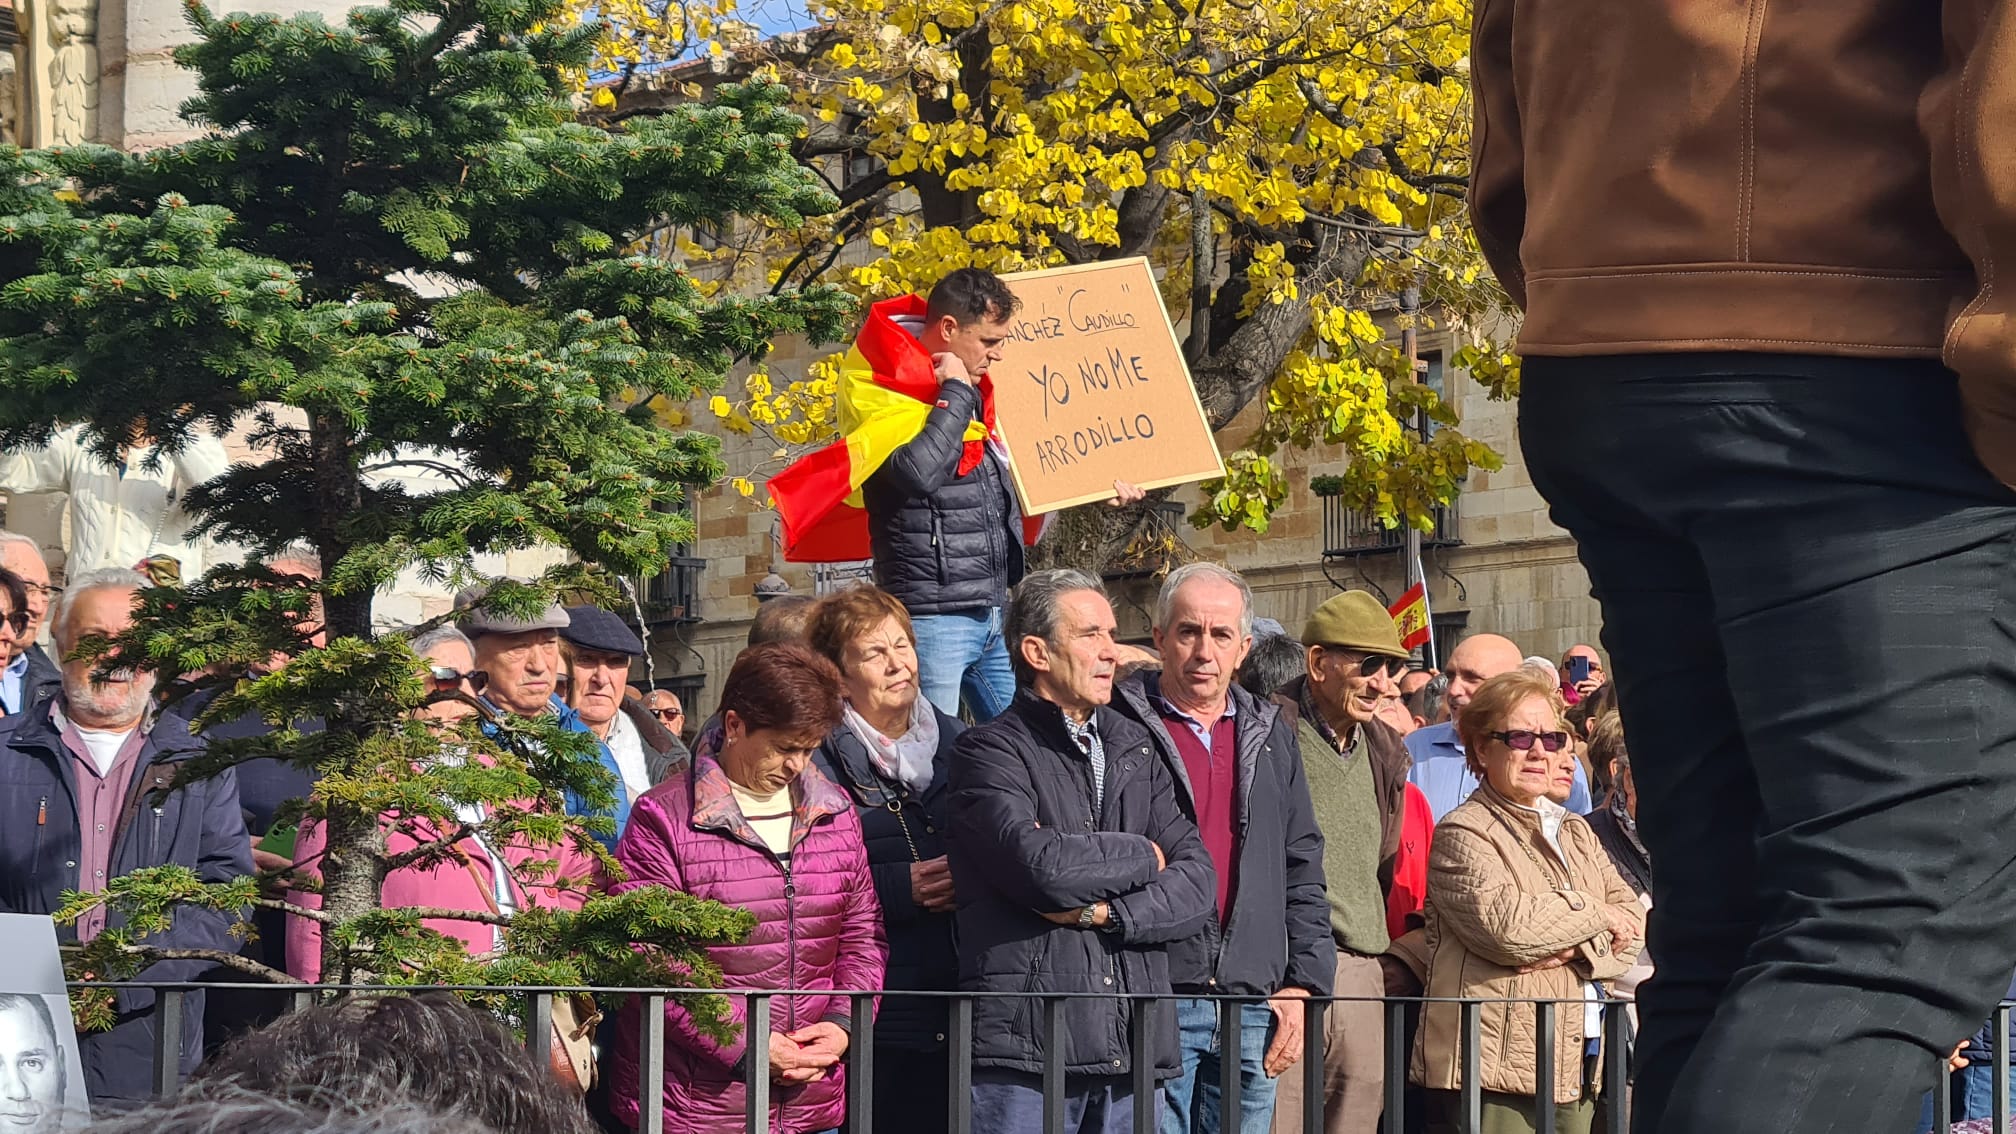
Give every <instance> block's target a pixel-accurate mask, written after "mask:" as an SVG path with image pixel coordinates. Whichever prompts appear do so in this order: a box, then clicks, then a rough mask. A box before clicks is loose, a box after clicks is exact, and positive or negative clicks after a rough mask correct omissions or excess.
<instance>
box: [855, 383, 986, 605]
mask: <svg viewBox="0 0 2016 1134" xmlns="http://www.w3.org/2000/svg"><path fill="white" fill-rule="evenodd" d="M938 396H939V398H940V399H942V404H941V405H939V406H937V407H935V408H933V409H932V411H931V413H930V415H929V416H928V417H926V418H925V419H924V428H923V429H922V430H921V431H920V432H919V433H918V434H917V436H916V437H914V438H912V439H911V440H910V441H909V442H907V443H905V444H904V445H903V446H902V447H901V448H898V449H897V450H896V451H895V452H894V453H892V454H890V456H889V459H888V460H887V461H885V462H883V464H882V467H881V468H879V469H877V470H875V472H874V474H873V475H871V476H870V477H869V478H868V481H867V483H866V484H863V485H862V486H861V499H862V502H863V504H865V505H866V507H867V510H868V543H869V547H870V548H871V549H872V550H873V552H874V556H875V585H876V586H878V587H881V588H882V589H883V590H885V591H888V592H889V593H890V594H892V595H894V596H896V599H897V601H899V602H901V603H902V604H903V606H904V607H905V608H906V609H908V610H909V611H910V614H911V616H912V617H916V616H918V615H925V614H950V613H953V612H955V611H961V610H984V609H986V608H988V607H993V606H1002V605H1004V604H1005V603H1006V602H1007V601H1008V589H1009V588H1010V587H1013V586H1014V585H1015V584H1016V583H1019V582H1021V581H1022V572H1023V570H1024V567H1025V565H1026V564H1025V560H1024V558H1023V550H1022V537H1023V531H1022V513H1021V509H1020V508H1019V507H1018V506H1017V504H1016V502H1015V486H1014V485H1013V484H1011V483H1010V482H1009V478H1008V470H1007V468H1006V467H1005V466H1004V465H1003V464H1002V463H1001V460H1000V459H999V458H998V457H997V456H995V454H994V453H992V452H991V451H990V452H989V453H988V454H987V456H986V457H985V459H983V460H982V461H981V462H980V463H979V465H977V466H975V467H974V469H973V471H972V472H969V473H967V474H966V475H965V476H960V475H959V460H960V457H961V456H962V455H964V453H965V451H966V425H967V423H968V422H971V421H973V420H974V419H976V418H978V417H979V416H980V393H979V391H977V390H975V389H974V388H973V387H971V386H968V385H967V384H966V383H964V382H946V383H944V384H943V385H942V386H940V387H939V388H938Z"/></svg>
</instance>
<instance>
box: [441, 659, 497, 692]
mask: <svg viewBox="0 0 2016 1134" xmlns="http://www.w3.org/2000/svg"><path fill="white" fill-rule="evenodd" d="M427 674H428V676H430V677H432V678H433V679H434V681H435V684H437V685H443V686H449V687H453V686H458V685H460V684H462V683H463V682H465V681H466V682H468V683H469V690H470V692H472V693H481V692H483V687H484V686H486V685H488V684H490V675H489V674H488V673H485V672H484V671H482V670H480V669H472V670H470V671H469V672H467V673H463V672H462V671H461V670H459V669H456V668H454V667H453V666H446V665H430V666H428V667H427Z"/></svg>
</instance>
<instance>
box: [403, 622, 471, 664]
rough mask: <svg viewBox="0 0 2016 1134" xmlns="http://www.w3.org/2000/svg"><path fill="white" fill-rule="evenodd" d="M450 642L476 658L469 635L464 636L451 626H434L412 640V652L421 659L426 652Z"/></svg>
mask: <svg viewBox="0 0 2016 1134" xmlns="http://www.w3.org/2000/svg"><path fill="white" fill-rule="evenodd" d="M451 642H452V643H456V644H459V645H460V646H461V647H462V648H463V649H465V650H468V651H469V656H470V657H475V656H476V643H474V642H472V641H470V640H469V635H467V634H464V633H463V632H462V631H460V630H458V629H456V628H455V627H453V626H436V627H435V628H434V629H432V630H429V631H427V632H426V633H425V634H422V635H420V636H419V637H418V638H415V639H413V652H414V653H416V654H419V655H420V656H421V657H426V656H427V651H428V650H431V649H433V648H434V647H436V646H443V645H447V644H449V643H451Z"/></svg>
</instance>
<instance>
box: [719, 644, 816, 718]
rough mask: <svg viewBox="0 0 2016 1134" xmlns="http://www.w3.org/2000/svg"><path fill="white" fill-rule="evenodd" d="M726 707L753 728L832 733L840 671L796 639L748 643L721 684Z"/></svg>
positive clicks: (726, 710)
mask: <svg viewBox="0 0 2016 1134" xmlns="http://www.w3.org/2000/svg"><path fill="white" fill-rule="evenodd" d="M730 710H733V711H734V713H735V715H736V716H737V717H739V718H741V720H742V724H743V725H744V726H745V727H747V728H748V729H749V730H750V731H751V732H754V731H756V730H758V729H766V728H774V729H777V730H778V731H780V732H783V733H785V734H787V735H790V736H810V735H812V734H814V733H826V732H831V731H833V728H834V727H835V726H836V725H838V724H839V723H840V671H839V670H837V669H835V668H833V663H832V662H829V661H827V660H826V659H825V658H822V657H820V656H819V655H818V654H815V653H813V652H812V651H811V650H809V649H807V648H806V647H804V646H802V645H799V644H798V643H797V642H770V643H768V644H766V645H761V646H751V647H750V648H748V649H746V650H743V651H742V653H741V654H740V655H738V656H737V657H736V658H735V664H734V665H733V666H730V667H729V669H728V680H727V682H726V683H725V684H724V685H722V687H721V712H722V713H723V714H724V715H725V714H726V713H728V712H729V711H730Z"/></svg>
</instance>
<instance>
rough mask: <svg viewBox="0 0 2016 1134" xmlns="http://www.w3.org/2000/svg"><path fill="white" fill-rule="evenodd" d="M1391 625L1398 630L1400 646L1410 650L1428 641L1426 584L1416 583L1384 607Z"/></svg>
mask: <svg viewBox="0 0 2016 1134" xmlns="http://www.w3.org/2000/svg"><path fill="white" fill-rule="evenodd" d="M1386 612H1387V613H1388V614H1391V615H1392V616H1393V626H1394V628H1395V629H1397V630H1399V631H1400V648H1401V649H1403V650H1412V649H1413V648H1414V647H1416V646H1419V645H1421V644H1423V643H1425V642H1426V641H1428V632H1429V631H1428V584H1427V583H1425V582H1421V583H1416V584H1414V585H1413V586H1412V587H1409V588H1408V590H1407V593H1406V594H1404V595H1401V596H1400V601H1399V602H1396V603H1394V604H1393V605H1392V606H1389V607H1387V608H1386Z"/></svg>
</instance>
